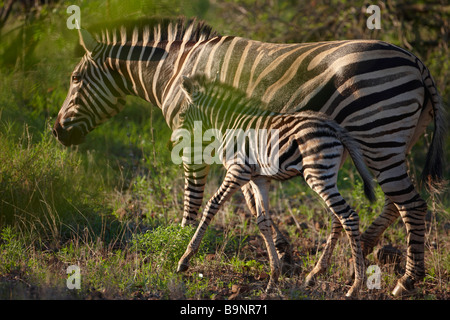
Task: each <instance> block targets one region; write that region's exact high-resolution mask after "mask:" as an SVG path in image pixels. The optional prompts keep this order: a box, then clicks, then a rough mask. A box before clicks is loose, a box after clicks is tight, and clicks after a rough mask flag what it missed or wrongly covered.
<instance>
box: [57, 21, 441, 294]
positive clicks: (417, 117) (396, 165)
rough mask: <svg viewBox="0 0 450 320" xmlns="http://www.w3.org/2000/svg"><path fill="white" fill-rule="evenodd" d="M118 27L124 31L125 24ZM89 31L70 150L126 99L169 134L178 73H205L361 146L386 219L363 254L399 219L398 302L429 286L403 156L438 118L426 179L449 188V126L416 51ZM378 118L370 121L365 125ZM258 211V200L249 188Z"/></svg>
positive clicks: (200, 186)
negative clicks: (154, 113) (150, 110)
mask: <svg viewBox="0 0 450 320" xmlns="http://www.w3.org/2000/svg"><path fill="white" fill-rule="evenodd" d="M118 26H120V24H118ZM96 38H97V39H96V40H95V39H94V38H93V37H92V36H91V34H90V33H89V32H87V31H85V30H81V32H80V42H81V44H82V45H83V47H84V49H85V51H86V54H85V55H84V56H83V58H82V59H81V61H80V63H79V64H78V65H77V66H76V67H75V69H74V71H73V73H72V78H71V84H70V88H69V93H68V95H67V98H66V100H65V102H64V104H63V106H62V107H61V110H60V112H59V114H58V117H57V119H56V123H55V126H54V129H53V133H54V135H55V136H56V137H57V138H58V140H59V141H60V142H61V143H62V144H64V145H72V144H78V143H81V142H82V141H83V139H84V137H85V136H86V135H87V134H88V133H89V132H90V131H91V130H93V129H94V128H95V127H96V126H97V125H99V124H100V123H102V122H104V121H105V120H106V119H108V118H110V117H112V116H113V115H115V114H116V113H117V112H120V111H121V110H122V109H123V105H124V103H125V96H126V95H137V96H139V97H141V98H143V99H145V100H147V101H148V102H151V103H152V104H154V105H156V106H158V107H159V108H160V109H161V110H162V112H163V115H164V117H165V119H166V121H167V124H168V125H169V127H171V128H175V127H176V125H177V123H178V111H179V108H180V107H181V105H182V104H183V103H184V99H185V98H184V95H183V94H182V92H181V87H180V79H181V75H182V74H183V75H192V74H194V73H203V74H204V75H206V76H207V77H214V78H219V80H220V81H221V82H224V83H228V84H230V85H232V86H234V87H237V88H239V89H241V90H243V91H244V92H246V93H247V95H248V96H251V97H259V98H260V99H261V100H262V101H263V102H265V103H267V105H268V106H269V107H270V109H271V110H274V111H280V112H287V111H296V110H300V109H301V110H313V111H321V112H323V113H326V114H328V115H330V116H331V118H333V119H335V120H336V121H337V122H338V123H339V124H340V125H342V126H343V127H345V128H346V129H347V130H348V131H349V132H350V133H351V134H352V135H353V137H354V138H355V139H356V140H357V141H358V142H359V143H360V144H361V149H362V152H363V155H364V158H365V161H366V164H367V165H368V166H369V167H370V169H371V170H372V172H373V173H374V175H375V177H376V179H377V181H378V182H379V184H380V185H381V188H382V189H383V191H384V193H385V195H386V204H385V208H384V210H383V213H382V214H381V215H380V217H379V218H377V219H376V220H375V221H374V223H373V224H372V225H371V226H370V227H369V228H368V230H367V231H366V232H365V233H364V234H363V236H362V239H363V247H364V252H365V253H368V252H370V251H371V250H372V249H373V246H374V245H375V243H376V242H377V240H378V239H379V237H380V235H381V234H382V233H383V231H384V230H385V229H386V228H387V226H389V225H390V224H391V223H392V222H393V221H394V220H395V219H397V217H398V216H399V215H401V217H402V219H403V221H404V223H405V225H406V229H407V243H408V250H407V267H406V271H405V274H404V276H403V277H402V278H401V279H400V280H399V281H398V283H397V286H396V288H395V289H394V293H395V294H402V293H407V292H409V291H412V290H413V288H414V282H415V281H417V280H420V279H422V278H423V277H424V274H425V268H424V232H425V228H424V216H425V213H426V203H425V201H424V200H423V199H422V198H421V197H420V195H419V194H418V192H417V191H416V189H415V188H414V186H413V185H412V183H411V180H410V178H409V177H408V174H407V170H406V163H405V157H406V154H407V153H408V152H409V150H410V149H411V148H412V146H413V145H414V144H415V143H416V141H417V140H418V139H419V137H420V136H421V135H422V134H423V132H424V131H425V128H426V127H427V125H428V124H429V123H430V122H431V121H432V120H433V117H434V122H435V129H434V135H433V140H432V144H431V147H430V149H429V151H428V154H427V162H426V165H425V167H424V170H423V177H424V179H425V181H426V182H427V183H428V185H430V186H433V185H436V184H438V183H439V182H440V181H441V180H442V163H443V143H444V135H445V133H444V132H445V121H444V116H443V109H442V106H441V103H440V98H439V95H438V92H437V89H436V86H435V84H434V82H433V80H432V77H431V75H430V72H429V70H428V69H427V68H426V67H425V66H424V65H423V63H422V62H421V61H420V60H419V59H418V58H417V57H415V56H414V55H412V54H411V53H409V52H407V51H405V50H403V49H401V48H398V47H396V46H393V45H390V44H387V43H384V42H381V41H367V40H355V41H332V42H319V43H306V44H272V43H264V42H258V41H252V40H248V39H243V38H239V37H233V36H219V35H217V34H216V33H215V32H213V31H212V30H211V28H209V27H208V26H206V25H205V24H204V23H202V22H197V21H196V20H189V21H184V20H183V19H180V20H177V21H170V20H163V21H160V22H157V23H155V21H152V20H141V21H135V22H131V24H129V23H128V24H126V23H124V24H122V27H117V28H113V27H111V28H107V29H105V30H103V31H102V32H101V35H97V36H96ZM374 116H376V118H377V120H375V121H369V122H367V121H366V119H373V117H374ZM208 170H209V167H208V166H207V165H205V164H192V165H188V166H185V172H186V174H185V176H186V185H185V200H184V213H183V224H185V223H189V222H192V221H193V220H194V219H195V217H196V216H197V212H198V209H199V207H200V205H201V202H202V198H203V190H204V186H205V183H206V177H207V174H208ZM243 191H244V194H245V195H246V200H247V201H248V203H249V204H250V206H251V204H252V203H253V202H254V201H253V200H252V194H253V190H251V189H250V188H245V189H244V190H243Z"/></svg>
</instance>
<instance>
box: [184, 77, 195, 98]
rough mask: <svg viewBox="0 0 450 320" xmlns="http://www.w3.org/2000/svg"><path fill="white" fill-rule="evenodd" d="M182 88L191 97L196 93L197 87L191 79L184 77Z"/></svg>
mask: <svg viewBox="0 0 450 320" xmlns="http://www.w3.org/2000/svg"><path fill="white" fill-rule="evenodd" d="M181 86H182V88H183V89H184V90H185V91H186V92H187V93H188V94H189V95H191V94H193V93H194V89H195V86H194V83H193V81H192V80H191V78H189V77H186V76H183V80H182V82H181Z"/></svg>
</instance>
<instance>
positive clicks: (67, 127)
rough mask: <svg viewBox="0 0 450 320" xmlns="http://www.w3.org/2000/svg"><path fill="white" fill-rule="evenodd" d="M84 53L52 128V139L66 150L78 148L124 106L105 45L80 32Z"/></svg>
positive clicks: (72, 76) (85, 32) (122, 95)
mask: <svg viewBox="0 0 450 320" xmlns="http://www.w3.org/2000/svg"><path fill="white" fill-rule="evenodd" d="M79 35H80V43H81V45H82V46H83V48H84V50H85V51H86V53H85V55H84V56H83V58H82V59H81V61H80V63H79V64H78V65H77V66H76V67H75V69H74V70H73V72H72V75H71V81H70V88H69V92H68V94H67V97H66V100H65V101H64V103H63V105H62V107H61V109H60V111H59V113H58V117H57V119H56V123H55V125H54V127H53V135H54V136H55V137H56V138H57V139H58V141H59V142H61V143H62V144H63V145H65V146H70V145H77V144H80V143H82V142H83V141H84V138H85V136H86V135H87V134H88V133H89V132H90V131H92V130H93V129H94V128H95V127H97V126H98V125H99V124H101V123H103V122H104V121H106V120H107V119H109V118H111V117H112V116H114V115H116V114H117V113H118V112H120V111H121V110H122V109H123V106H124V104H125V94H124V91H123V90H121V89H120V86H119V85H118V84H117V83H119V81H117V80H119V79H120V75H119V74H118V73H117V72H114V71H113V70H111V68H108V67H107V66H106V63H105V61H104V60H105V59H104V58H103V54H102V52H103V51H104V49H105V48H104V47H105V46H104V45H103V44H102V43H100V42H98V41H96V40H95V39H94V38H93V37H92V36H91V34H90V33H89V32H87V31H86V30H83V29H80V32H79Z"/></svg>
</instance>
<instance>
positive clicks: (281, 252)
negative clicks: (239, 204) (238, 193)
mask: <svg viewBox="0 0 450 320" xmlns="http://www.w3.org/2000/svg"><path fill="white" fill-rule="evenodd" d="M255 188H256V186H255V187H254V184H252V183H247V184H246V185H244V186H243V187H242V192H243V194H244V197H245V201H246V202H247V206H248V208H249V210H250V212H251V213H252V215H253V216H254V217H257V216H258V214H257V212H256V201H255V194H256V192H257V190H256V189H255ZM266 216H267V217H268V219H270V220H272V218H271V217H270V213H269V211H268V207H267V210H266ZM271 224H272V234H273V241H274V242H275V248H276V249H277V252H278V258H279V260H280V261H282V262H283V263H286V264H291V263H292V248H291V244H290V243H289V241H288V240H287V239H286V237H285V236H284V235H283V234H282V233H281V231H280V230H279V229H278V227H277V226H276V224H275V223H274V222H273V220H272V221H271Z"/></svg>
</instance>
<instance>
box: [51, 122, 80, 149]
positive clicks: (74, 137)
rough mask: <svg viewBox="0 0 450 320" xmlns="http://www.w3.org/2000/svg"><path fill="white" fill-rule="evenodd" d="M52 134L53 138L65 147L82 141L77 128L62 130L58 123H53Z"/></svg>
mask: <svg viewBox="0 0 450 320" xmlns="http://www.w3.org/2000/svg"><path fill="white" fill-rule="evenodd" d="M52 133H53V135H54V136H55V138H56V139H58V141H59V142H60V143H61V144H62V145H64V146H66V147H69V146H71V145H77V144H80V143H82V142H83V141H84V134H83V132H82V131H81V129H80V128H79V127H71V128H69V129H64V128H63V127H62V126H61V124H60V123H59V121H57V122H56V123H55V126H54V127H53V131H52Z"/></svg>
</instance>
